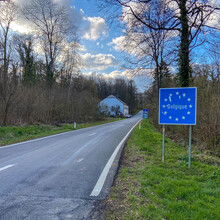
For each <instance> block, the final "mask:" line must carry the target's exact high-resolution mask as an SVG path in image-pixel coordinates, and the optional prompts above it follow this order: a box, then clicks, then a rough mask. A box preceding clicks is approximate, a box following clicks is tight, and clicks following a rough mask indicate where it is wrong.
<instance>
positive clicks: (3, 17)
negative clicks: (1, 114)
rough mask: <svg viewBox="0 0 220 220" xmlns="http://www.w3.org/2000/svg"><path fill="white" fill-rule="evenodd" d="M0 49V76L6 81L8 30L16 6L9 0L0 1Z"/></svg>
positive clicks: (8, 51)
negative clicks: (1, 67)
mask: <svg viewBox="0 0 220 220" xmlns="http://www.w3.org/2000/svg"><path fill="white" fill-rule="evenodd" d="M0 10H1V13H0V27H1V31H0V36H1V39H0V49H1V50H2V51H1V52H2V57H1V58H0V61H1V62H2V63H3V71H2V74H1V77H2V79H3V81H4V83H6V81H7V73H8V67H9V61H10V55H11V54H10V46H9V44H8V40H9V30H10V26H11V23H12V22H13V21H15V20H16V17H17V6H16V5H15V3H13V2H11V1H10V0H6V1H4V2H0Z"/></svg>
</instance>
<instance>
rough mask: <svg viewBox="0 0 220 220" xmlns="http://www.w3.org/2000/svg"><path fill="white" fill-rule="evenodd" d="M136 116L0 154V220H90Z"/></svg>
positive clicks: (9, 148)
mask: <svg viewBox="0 0 220 220" xmlns="http://www.w3.org/2000/svg"><path fill="white" fill-rule="evenodd" d="M140 119H141V113H139V114H137V115H136V116H134V117H132V118H130V119H125V120H120V121H117V122H113V123H108V124H104V125H100V126H95V127H91V128H85V129H81V130H76V131H70V132H66V133H63V134H58V135H53V136H49V137H46V138H40V139H36V140H32V141H27V142H23V143H18V144H14V145H9V146H6V147H1V148H0V219H1V220H15V219H16V220H17V219H19V220H20V219H22V220H25V219H30V220H35V219H39V220H44V219H45V220H50V219H51V220H56V219H77V220H78V219H91V216H90V213H91V212H92V211H93V210H94V209H95V208H96V201H99V200H103V199H105V198H106V196H107V195H108V193H109V190H110V187H111V184H112V182H113V178H114V175H115V172H116V170H117V166H118V159H119V157H120V152H121V149H122V147H123V145H124V142H125V140H126V139H127V137H128V135H129V132H130V133H131V129H132V128H133V127H134V126H135V125H136V124H137V122H138V121H139V120H140Z"/></svg>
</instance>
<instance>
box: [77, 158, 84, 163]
mask: <svg viewBox="0 0 220 220" xmlns="http://www.w3.org/2000/svg"><path fill="white" fill-rule="evenodd" d="M83 160H84V158H80V159H79V160H77V161H76V162H77V163H80V162H81V161H83Z"/></svg>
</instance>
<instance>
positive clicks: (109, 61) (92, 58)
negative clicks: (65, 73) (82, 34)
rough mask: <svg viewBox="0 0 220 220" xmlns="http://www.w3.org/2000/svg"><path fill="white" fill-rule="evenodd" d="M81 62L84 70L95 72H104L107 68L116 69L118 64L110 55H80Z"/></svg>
mask: <svg viewBox="0 0 220 220" xmlns="http://www.w3.org/2000/svg"><path fill="white" fill-rule="evenodd" d="M82 60H83V65H84V68H86V69H90V70H95V71H99V70H105V69H107V68H109V67H116V66H118V64H119V62H118V61H117V60H116V58H115V57H114V56H113V55H112V54H97V55H92V54H90V53H86V54H83V55H82Z"/></svg>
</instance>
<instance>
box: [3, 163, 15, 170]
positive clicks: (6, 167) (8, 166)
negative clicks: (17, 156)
mask: <svg viewBox="0 0 220 220" xmlns="http://www.w3.org/2000/svg"><path fill="white" fill-rule="evenodd" d="M15 165H16V164H11V165H7V166H4V167H2V168H0V171H3V170H6V169H8V168H10V167H13V166H15Z"/></svg>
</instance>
